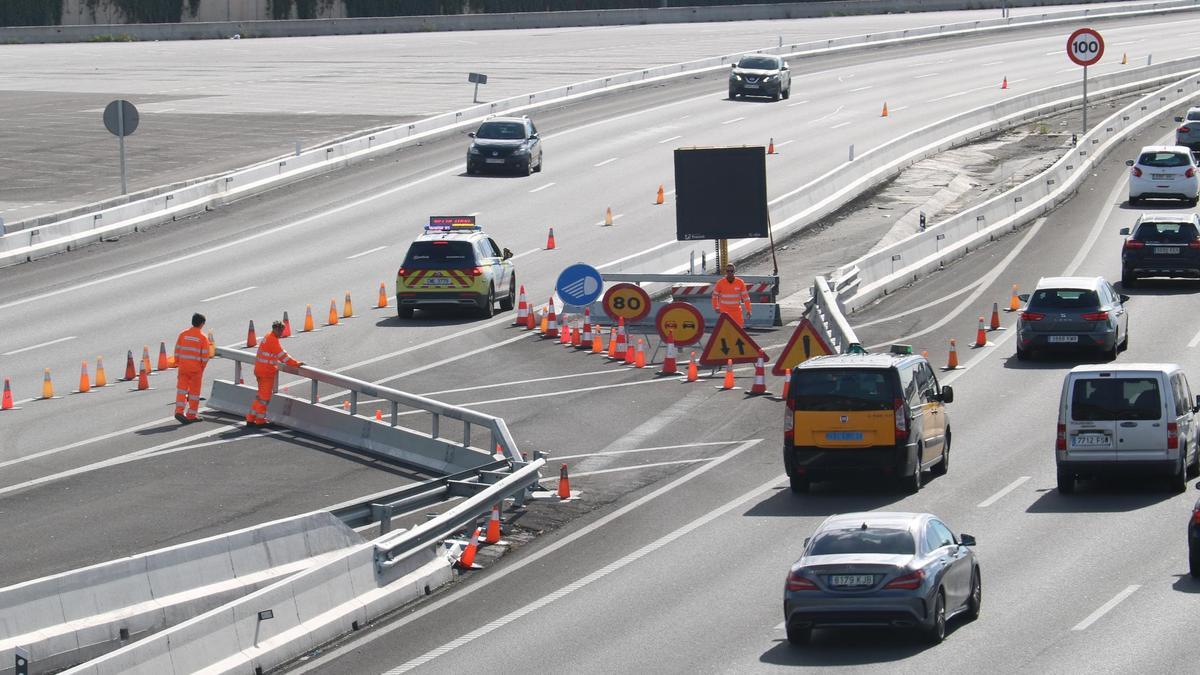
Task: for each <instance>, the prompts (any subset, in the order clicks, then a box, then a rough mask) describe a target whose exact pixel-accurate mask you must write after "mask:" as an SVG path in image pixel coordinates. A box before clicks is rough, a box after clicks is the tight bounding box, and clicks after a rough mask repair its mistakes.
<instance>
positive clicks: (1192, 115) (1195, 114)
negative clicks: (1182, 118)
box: [1187, 110, 1200, 122]
mask: <svg viewBox="0 0 1200 675" xmlns="http://www.w3.org/2000/svg"><path fill="white" fill-rule="evenodd" d="M1187 121H1189V122H1200V110H1189V111H1188V114H1187Z"/></svg>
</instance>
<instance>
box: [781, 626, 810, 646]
mask: <svg viewBox="0 0 1200 675" xmlns="http://www.w3.org/2000/svg"><path fill="white" fill-rule="evenodd" d="M787 639H788V643H789V644H793V645H797V646H803V645H806V644H808V643H809V642H810V641H812V628H800V627H799V626H792V625H791V624H788V627H787Z"/></svg>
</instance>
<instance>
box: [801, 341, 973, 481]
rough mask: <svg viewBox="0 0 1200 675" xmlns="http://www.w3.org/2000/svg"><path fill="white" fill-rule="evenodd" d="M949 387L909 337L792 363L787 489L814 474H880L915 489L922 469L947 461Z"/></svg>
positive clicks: (941, 468) (939, 469)
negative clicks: (885, 346)
mask: <svg viewBox="0 0 1200 675" xmlns="http://www.w3.org/2000/svg"><path fill="white" fill-rule="evenodd" d="M953 400H954V391H953V390H952V389H951V388H950V387H948V386H939V385H938V381H937V376H936V375H935V374H934V372H933V368H931V367H930V365H929V361H927V360H926V359H925V357H923V356H920V355H918V354H913V353H912V348H911V347H909V346H908V345H893V346H892V348H891V351H890V352H889V353H886V354H883V353H881V354H865V353H860V354H835V355H833V356H819V357H816V358H812V359H809V360H807V361H805V362H804V363H801V364H800V365H798V366H796V367H795V368H793V369H792V375H791V382H790V385H789V387H788V398H787V414H786V418H785V422H784V432H783V462H784V466H785V467H786V469H787V474H788V478H790V479H791V486H792V490H794V491H796V492H807V491H808V489H809V486H810V485H811V484H812V483H814V482H817V481H821V480H828V479H837V478H854V477H858V478H864V477H884V478H889V477H890V478H893V479H896V480H898V481H899V482H900V483H901V485H902V486H903V487H904V489H905V490H906V491H908V492H910V493H915V492H917V491H918V490H920V489H921V484H922V482H923V481H922V474H923V472H924V471H926V470H930V471H932V472H933V473H934V474H936V475H942V474H945V473H946V471H947V469H949V468H950V419H949V417H948V416H947V414H946V407H945V404H947V403H950V402H951V401H953Z"/></svg>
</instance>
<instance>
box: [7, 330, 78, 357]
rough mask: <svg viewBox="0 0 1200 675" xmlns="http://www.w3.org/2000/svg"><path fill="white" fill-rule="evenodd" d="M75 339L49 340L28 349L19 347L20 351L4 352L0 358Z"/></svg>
mask: <svg viewBox="0 0 1200 675" xmlns="http://www.w3.org/2000/svg"><path fill="white" fill-rule="evenodd" d="M76 337H77V336H75V335H71V336H69V337H63V338H58V339H57V340H51V341H49V342H43V343H41V344H36V345H32V346H29V347H21V348H20V349H14V350H12V351H11V352H4V353H3V354H0V356H12V355H13V354H20V353H21V352H27V351H29V350H31V349H37V348H38V347H48V346H50V345H56V344H58V343H60V342H66V341H67V340H74V339H75V338H76Z"/></svg>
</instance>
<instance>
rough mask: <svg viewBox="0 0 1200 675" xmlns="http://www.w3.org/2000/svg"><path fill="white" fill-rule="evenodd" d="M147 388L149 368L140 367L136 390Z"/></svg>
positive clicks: (148, 384) (148, 385)
mask: <svg viewBox="0 0 1200 675" xmlns="http://www.w3.org/2000/svg"><path fill="white" fill-rule="evenodd" d="M238 384H241V382H239V383H238ZM149 388H150V369H149V368H142V370H141V372H139V373H138V385H137V390H138V391H145V390H147V389H149Z"/></svg>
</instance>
